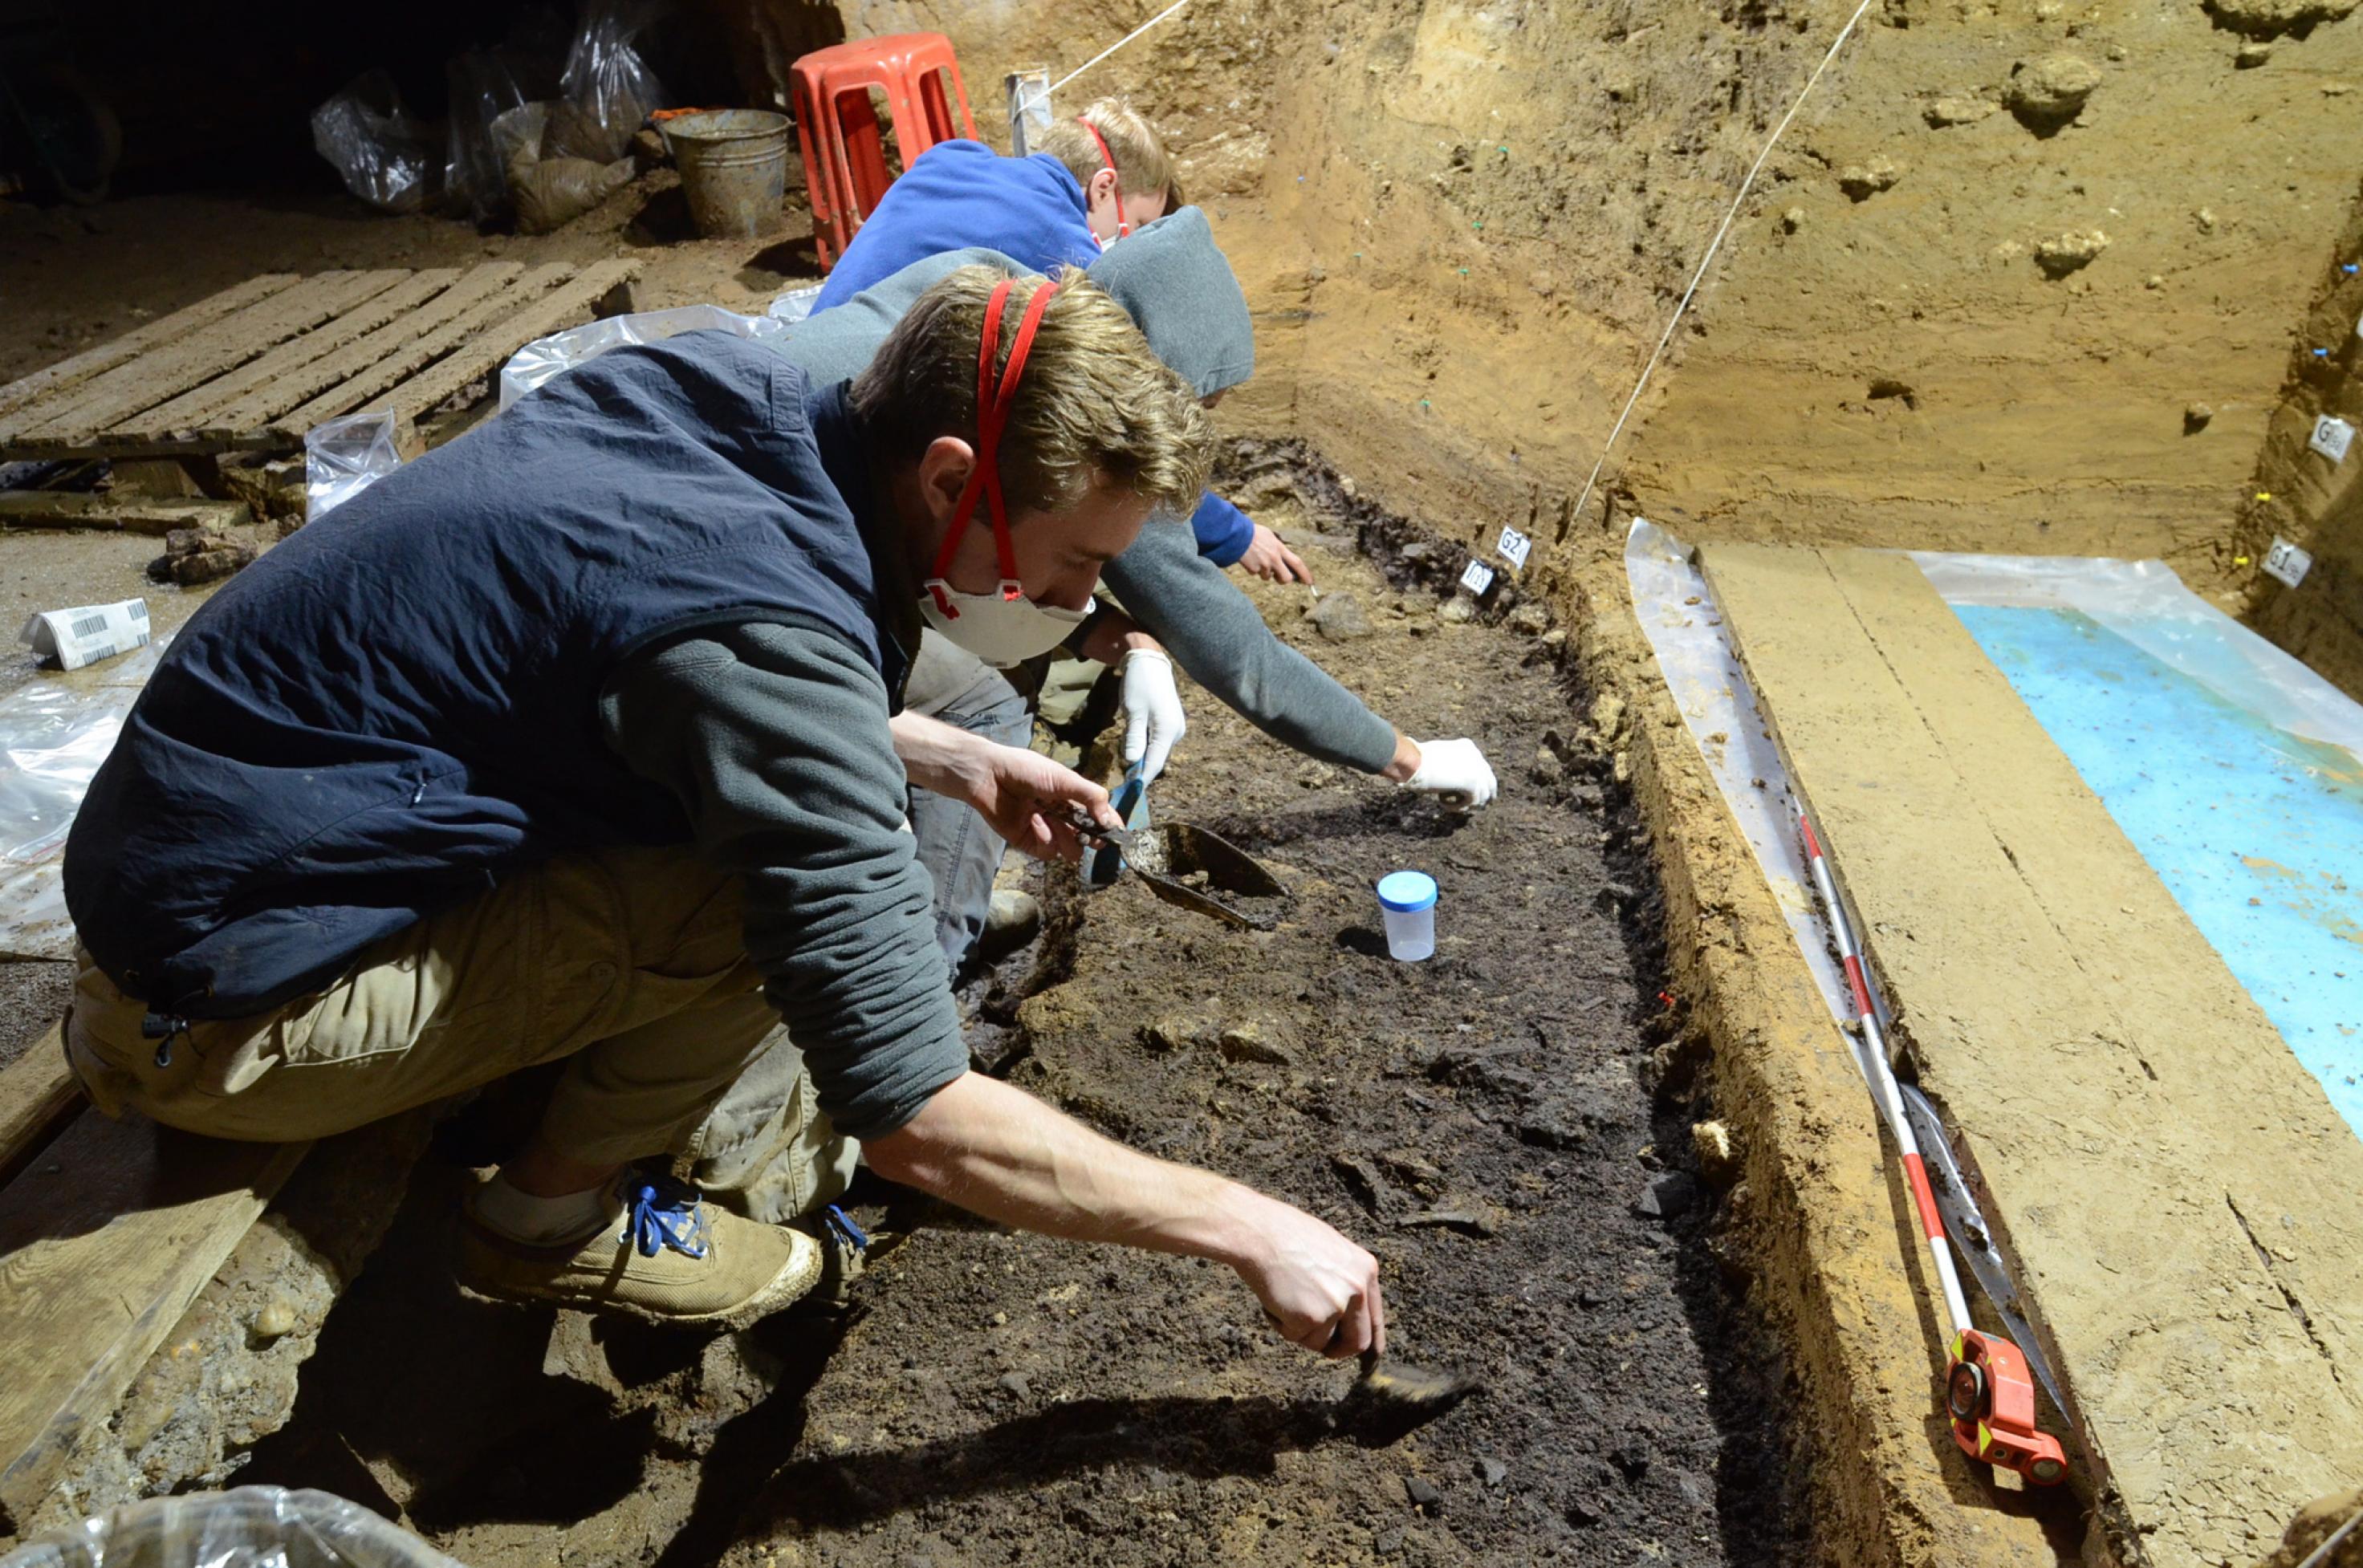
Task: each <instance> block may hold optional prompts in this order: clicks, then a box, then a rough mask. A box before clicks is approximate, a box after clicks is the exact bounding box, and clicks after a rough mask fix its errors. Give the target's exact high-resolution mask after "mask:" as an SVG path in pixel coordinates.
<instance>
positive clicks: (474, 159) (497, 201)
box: [443, 50, 526, 223]
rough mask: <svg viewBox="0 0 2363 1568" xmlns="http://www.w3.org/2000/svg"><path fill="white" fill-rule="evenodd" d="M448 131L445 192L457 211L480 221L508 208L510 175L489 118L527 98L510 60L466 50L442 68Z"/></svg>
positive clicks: (493, 218) (503, 213) (498, 215)
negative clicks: (447, 91) (447, 90)
mask: <svg viewBox="0 0 2363 1568" xmlns="http://www.w3.org/2000/svg"><path fill="white" fill-rule="evenodd" d="M443 76H444V81H445V83H447V84H448V85H449V88H450V96H451V116H450V130H449V138H448V139H447V140H446V141H445V143H444V151H443V190H444V193H445V194H446V195H447V196H449V198H450V201H451V204H452V206H453V208H454V209H455V210H458V211H460V212H464V213H465V214H466V215H468V216H470V217H472V218H474V219H475V220H476V221H477V222H478V223H492V222H495V221H497V220H498V219H501V218H505V217H506V216H507V215H508V212H509V182H508V173H507V171H506V169H505V167H504V165H503V161H502V159H501V154H500V149H499V148H498V147H496V146H495V145H494V141H493V122H494V120H496V119H498V118H500V117H501V116H503V115H505V114H507V113H508V112H509V111H510V110H512V109H515V108H518V107H520V106H522V105H524V104H525V102H526V94H525V90H524V89H523V88H522V87H520V86H519V85H518V84H517V79H516V72H515V71H514V70H512V69H511V67H510V62H509V61H507V60H506V59H505V57H504V56H503V55H502V54H501V53H500V52H499V51H498V50H469V51H468V52H467V53H465V54H462V55H459V56H456V57H455V58H454V59H453V60H452V61H451V62H450V64H449V65H448V66H446V67H445V68H444V72H443Z"/></svg>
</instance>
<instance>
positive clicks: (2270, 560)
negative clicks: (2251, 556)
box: [2265, 539, 2313, 588]
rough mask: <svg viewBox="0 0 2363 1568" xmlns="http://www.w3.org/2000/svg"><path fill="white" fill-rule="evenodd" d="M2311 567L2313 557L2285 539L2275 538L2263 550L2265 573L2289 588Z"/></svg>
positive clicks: (2300, 579) (2302, 578) (2300, 580)
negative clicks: (2271, 543)
mask: <svg viewBox="0 0 2363 1568" xmlns="http://www.w3.org/2000/svg"><path fill="white" fill-rule="evenodd" d="M2312 569H2313V557H2312V556H2310V555H2308V554H2307V553H2306V552H2305V551H2303V550H2301V549H2299V548H2298V547H2296V546H2295V545H2292V544H2291V543H2290V542H2289V541H2288V540H2287V539H2275V540H2274V541H2273V547H2272V548H2271V549H2269V550H2267V551H2266V552H2265V575H2266V576H2267V577H2269V578H2271V579H2273V580H2275V581H2277V582H2280V583H2282V584H2284V585H2285V586H2287V587H2290V588H2295V587H2296V586H2297V585H2298V584H2299V583H2301V582H2303V581H2304V580H2305V574H2306V573H2307V572H2308V571H2311V570H2312Z"/></svg>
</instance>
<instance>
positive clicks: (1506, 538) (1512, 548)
mask: <svg viewBox="0 0 2363 1568" xmlns="http://www.w3.org/2000/svg"><path fill="white" fill-rule="evenodd" d="M1534 547H1535V542H1534V541H1533V540H1532V539H1529V538H1527V537H1526V536H1525V535H1524V534H1521V533H1519V532H1518V531H1517V530H1516V529H1515V528H1504V529H1503V530H1502V538H1501V542H1500V543H1499V544H1497V545H1495V546H1494V548H1495V549H1496V550H1498V551H1500V552H1501V556H1502V558H1503V560H1505V561H1507V562H1509V563H1510V569H1511V570H1512V571H1524V570H1525V569H1526V556H1527V554H1528V552H1530V551H1531V550H1533V549H1534Z"/></svg>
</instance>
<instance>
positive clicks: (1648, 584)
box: [1625, 518, 1854, 1022]
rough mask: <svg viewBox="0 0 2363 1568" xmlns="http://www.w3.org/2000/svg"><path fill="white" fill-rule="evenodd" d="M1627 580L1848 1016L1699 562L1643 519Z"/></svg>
mask: <svg viewBox="0 0 2363 1568" xmlns="http://www.w3.org/2000/svg"><path fill="white" fill-rule="evenodd" d="M1625 581H1626V583H1627V584H1628V585H1629V586H1630V588H1631V590H1632V594H1633V613H1634V614H1635V615H1636V617H1638V618H1639V620H1640V623H1641V632H1642V635H1644V636H1646V637H1647V638H1648V639H1649V646H1650V647H1651V648H1652V649H1653V650H1655V652H1656V653H1657V656H1658V668H1659V670H1660V671H1662V672H1663V674H1664V675H1665V678H1666V689H1667V690H1669V691H1670V692H1671V693H1672V694H1673V699H1674V706H1675V707H1677V708H1679V709H1680V710H1681V715H1682V723H1684V724H1685V725H1687V726H1688V727H1689V729H1690V733H1691V739H1692V741H1693V742H1695V743H1696V744H1697V745H1698V748H1699V754H1700V756H1703V757H1704V758H1705V759H1706V766H1707V771H1708V773H1709V774H1711V775H1712V776H1713V777H1714V782H1715V788H1716V789H1718V790H1721V791H1722V792H1723V800H1724V804H1725V805H1726V806H1727V807H1729V808H1730V810H1731V815H1732V819H1733V821H1734V822H1736V823H1737V824H1738V827H1739V833H1740V836H1741V837H1742V838H1745V839H1746V840H1747V847H1748V848H1749V849H1750V850H1752V851H1753V852H1754V853H1755V856H1756V864H1757V865H1758V867H1760V868H1761V869H1762V870H1763V872H1764V880H1765V882H1766V883H1767V884H1768V885H1769V887H1770V888H1771V889H1772V895H1773V897H1774V898H1775V899H1777V900H1779V901H1780V905H1781V914H1782V915H1783V916H1785V917H1786V918H1787V920H1788V922H1789V929H1790V930H1791V931H1792V932H1794V933H1796V937H1797V948H1798V951H1800V952H1801V953H1803V955H1804V957H1805V966H1806V967H1807V968H1809V969H1811V970H1812V971H1813V972H1814V980H1815V981H1816V982H1817V983H1818V984H1819V985H1820V986H1821V988H1822V996H1823V999H1825V1000H1826V1001H1827V1002H1828V1003H1829V1005H1830V1013H1831V1016H1833V1017H1835V1018H1836V1019H1837V1020H1838V1021H1840V1022H1847V1021H1851V1020H1852V1019H1853V1017H1854V1009H1853V1005H1852V1003H1851V1002H1850V1001H1849V1000H1848V999H1847V986H1846V979H1845V977H1843V976H1842V975H1840V974H1839V973H1838V968H1837V966H1836V963H1834V962H1833V961H1832V960H1831V958H1830V938H1829V930H1828V927H1827V926H1826V925H1825V924H1824V923H1823V921H1822V916H1821V911H1820V909H1819V907H1818V906H1817V905H1816V904H1815V902H1814V880H1813V870H1812V868H1811V867H1808V866H1807V865H1806V864H1805V855H1804V847H1803V845H1802V844H1801V843H1800V842H1799V839H1798V834H1797V828H1796V822H1797V799H1796V796H1795V795H1794V794H1793V793H1792V792H1791V790H1790V788H1789V770H1788V767H1787V766H1786V765H1785V764H1783V763H1782V762H1781V751H1780V748H1779V747H1778V746H1776V745H1773V743H1772V736H1771V733H1770V732H1771V727H1772V726H1771V725H1770V723H1769V722H1767V721H1766V719H1765V717H1764V713H1763V711H1762V710H1761V709H1760V708H1759V707H1758V705H1757V701H1756V692H1755V689H1754V688H1752V687H1750V686H1749V685H1748V683H1747V672H1746V671H1744V670H1743V669H1741V668H1740V667H1739V659H1738V657H1737V655H1736V654H1735V653H1734V652H1733V651H1732V646H1731V638H1730V637H1729V635H1726V634H1725V631H1724V629H1723V616H1722V614H1721V613H1719V612H1718V611H1717V610H1716V609H1715V607H1714V598H1713V596H1712V595H1710V594H1709V593H1708V592H1707V586H1706V580H1705V579H1704V578H1703V577H1702V576H1701V575H1700V574H1699V569H1698V568H1697V567H1696V566H1694V565H1693V564H1692V561H1691V552H1690V549H1689V547H1687V546H1685V545H1683V544H1682V543H1681V541H1680V540H1679V539H1676V538H1675V537H1674V536H1672V535H1671V534H1669V533H1667V532H1666V531H1665V530H1664V529H1662V528H1660V527H1659V526H1657V525H1655V524H1652V523H1646V522H1643V521H1641V520H1640V519H1638V518H1636V519H1635V520H1634V523H1633V529H1632V532H1631V533H1629V534H1627V535H1626V536H1625Z"/></svg>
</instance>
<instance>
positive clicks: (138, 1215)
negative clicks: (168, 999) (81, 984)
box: [0, 1029, 310, 1530]
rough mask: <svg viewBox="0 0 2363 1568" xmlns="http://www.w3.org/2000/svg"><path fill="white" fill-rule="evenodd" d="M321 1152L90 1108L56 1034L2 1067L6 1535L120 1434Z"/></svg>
mask: <svg viewBox="0 0 2363 1568" xmlns="http://www.w3.org/2000/svg"><path fill="white" fill-rule="evenodd" d="M77 1108H79V1109H77ZM52 1132H53V1133H54V1136H53V1137H51V1136H50V1133H52ZM309 1148H310V1145H309V1144H306V1143H289V1144H272V1143H224V1142H221V1141H219V1140H216V1139H209V1138H194V1137H190V1136H188V1135H187V1134H185V1133H178V1132H172V1131H170V1130H169V1129H166V1128H161V1127H158V1126H157V1125H156V1124H155V1123H153V1122H151V1121H146V1120H144V1119H142V1118H139V1117H137V1116H128V1117H126V1118H125V1119H124V1120H123V1121H109V1120H108V1119H107V1118H105V1117H104V1116H101V1115H100V1114H99V1113H98V1112H97V1111H96V1110H91V1109H89V1108H88V1107H87V1106H83V1104H82V1098H81V1094H80V1091H79V1090H78V1089H76V1088H74V1086H73V1081H72V1076H71V1075H70V1074H69V1073H68V1072H67V1071H66V1067H65V1060H64V1057H63V1055H62V1054H61V1050H60V1048H59V1043H58V1032H57V1031H56V1030H54V1029H52V1030H51V1031H50V1032H49V1033H48V1034H47V1035H45V1036H44V1037H43V1038H42V1039H40V1040H39V1041H38V1042H36V1043H34V1045H33V1047H32V1049H31V1050H30V1051H28V1053H27V1054H26V1055H23V1056H21V1057H19V1058H17V1060H16V1061H14V1062H12V1063H10V1064H9V1065H8V1066H7V1067H6V1069H5V1070H0V1168H10V1167H13V1168H14V1170H15V1174H14V1175H13V1176H11V1177H9V1178H8V1179H7V1181H6V1186H5V1187H0V1338H5V1339H6V1342H7V1344H8V1346H9V1348H10V1352H11V1354H10V1358H9V1359H10V1368H11V1370H10V1374H9V1375H8V1376H7V1377H6V1378H0V1530H8V1529H16V1528H17V1527H18V1526H20V1525H21V1524H22V1522H23V1521H24V1520H25V1519H27V1518H29V1517H31V1515H32V1513H33V1510H34V1509H35V1508H36V1507H38V1506H39V1504H40V1502H41V1501H42V1499H44V1498H45V1497H47V1496H49V1494H50V1490H51V1488H52V1487H53V1486H54V1485H56V1483H57V1482H58V1480H59V1479H60V1477H61V1476H62V1475H63V1474H66V1472H67V1471H68V1469H69V1468H70V1467H71V1466H72V1463H73V1462H74V1461H75V1459H76V1457H77V1456H78V1455H79V1454H80V1453H81V1452H83V1448H84V1445H85V1444H87V1443H89V1442H92V1441H96V1440H97V1439H99V1438H101V1437H102V1436H103V1435H104V1434H105V1432H106V1430H107V1423H108V1421H109V1420H110V1419H112V1418H113V1416H114V1413H115V1409H116V1405H117V1404H118V1403H119V1402H120V1401H121V1399H122V1397H123V1394H124V1391H125V1390H126V1389H127V1388H128V1387H129V1386H130V1384H131V1379H132V1378H133V1377H134V1376H136V1375H138V1373H139V1369H140V1368H141V1367H142V1366H143V1365H145V1364H147V1362H148V1358H149V1357H150V1355H152V1354H153V1353H155V1351H156V1349H157V1347H158V1346H159V1345H161V1343H162V1342H163V1339H164V1336H165V1335H166V1334H167V1333H169V1332H170V1331H172V1325H173V1324H174V1323H176V1322H178V1321H180V1319H181V1315H182V1314H183V1312H185V1311H186V1310H188V1308H189V1303H190V1302H191V1301H193V1300H194V1299H195V1297H196V1294H197V1292H198V1291H199V1290H202V1289H203V1288H204V1287H205V1282H206V1281H208V1280H210V1279H211V1278H212V1277H213V1276H214V1273H215V1271H216V1270H217V1269H219V1268H220V1267H221V1265H222V1264H223V1263H224V1261H225V1260H227V1258H228V1256H229V1254H230V1251H231V1249H232V1248H234V1247H236V1246H237V1245H238V1243H239V1239H240V1238H242V1237H243V1236H244V1235H245V1234H246V1231H247V1229H248V1227H249V1226H250V1225H252V1224H253V1223H254V1221H255V1220H256V1218H257V1217H259V1216H260V1215H261V1212H262V1210H263V1208H264V1206H265V1205H266V1204H268V1203H269V1202H270V1200H271V1198H272V1194H273V1193H275V1192H277V1191H278V1190H279V1187H280V1185H281V1184H282V1183H283V1182H284V1181H285V1180H286V1178H287V1176H288V1174H289V1173H290V1172H292V1171H293V1170H294V1168H295V1167H296V1165H298V1164H300V1163H301V1162H302V1160H303V1158H304V1155H305V1152H306V1151H307V1150H308V1149H309Z"/></svg>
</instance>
